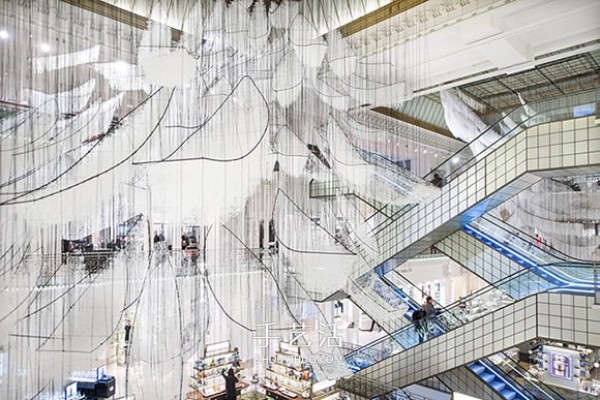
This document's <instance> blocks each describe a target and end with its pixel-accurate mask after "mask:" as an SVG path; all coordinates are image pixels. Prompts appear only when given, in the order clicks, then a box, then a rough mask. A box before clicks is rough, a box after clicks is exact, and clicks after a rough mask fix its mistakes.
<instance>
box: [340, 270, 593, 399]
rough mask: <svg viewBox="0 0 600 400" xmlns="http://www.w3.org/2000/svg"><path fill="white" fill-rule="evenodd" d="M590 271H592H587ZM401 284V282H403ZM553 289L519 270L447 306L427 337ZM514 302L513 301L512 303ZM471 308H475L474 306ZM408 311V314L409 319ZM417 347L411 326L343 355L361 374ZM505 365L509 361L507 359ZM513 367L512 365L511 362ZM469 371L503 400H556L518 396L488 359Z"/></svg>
mask: <svg viewBox="0 0 600 400" xmlns="http://www.w3.org/2000/svg"><path fill="white" fill-rule="evenodd" d="M590 269H591V268H590ZM388 276H389V277H390V278H389V280H388V282H389V283H390V284H393V285H398V286H400V287H401V288H402V289H401V290H403V292H409V291H410V289H409V288H407V286H408V283H407V281H405V280H404V279H403V278H402V277H401V276H400V275H399V274H398V273H397V272H396V271H393V273H392V274H389V275H388ZM403 281H404V282H403ZM553 288H554V286H552V284H551V283H550V282H548V281H547V280H545V279H542V278H540V277H539V276H538V275H537V274H536V273H535V272H533V271H530V270H522V271H519V272H517V273H515V274H513V275H512V276H510V277H507V278H505V279H503V280H501V281H499V282H497V285H496V286H489V287H487V288H484V289H482V290H480V291H478V292H476V293H474V294H473V295H471V296H469V297H467V298H465V299H463V300H461V301H460V302H456V303H454V304H452V305H450V306H448V307H447V308H446V309H445V310H444V312H442V313H441V314H440V315H439V316H438V317H437V318H436V320H435V321H434V323H433V324H432V329H431V330H430V337H438V336H440V335H442V334H444V333H445V332H448V331H449V330H452V329H454V328H456V327H458V326H462V325H464V324H467V323H470V322H471V321H473V320H475V319H479V318H481V317H484V316H486V315H487V314H489V313H493V312H495V310H497V309H500V308H502V307H505V306H507V305H509V304H513V302H514V300H521V299H523V298H526V297H528V296H531V295H533V294H537V293H540V292H544V291H548V290H551V289H553ZM493 292H495V293H494V294H495V296H493V297H494V298H495V299H496V300H495V303H494V304H491V303H490V302H489V301H482V299H486V298H489V297H490V296H489V294H490V293H493ZM504 293H509V294H510V296H511V297H512V298H510V297H506V296H499V295H498V294H504ZM513 299H514V300H513ZM466 304H471V310H472V311H473V312H466V307H465V305H466ZM411 305H412V307H411V311H412V310H414V309H416V307H418V304H416V303H414V302H412V304H411ZM473 305H477V306H476V307H475V306H473ZM410 313H411V312H407V314H406V316H407V318H408V316H409V314H410ZM417 345H419V338H418V335H417V334H416V332H415V330H414V328H413V327H412V325H409V326H406V327H404V328H403V329H400V330H399V331H397V332H394V333H393V334H392V335H390V336H388V337H385V338H382V339H379V340H377V341H375V342H373V343H370V344H369V345H366V346H363V347H362V348H359V349H357V350H355V351H354V352H352V353H350V354H347V355H346V361H347V362H348V365H349V366H350V368H351V369H352V370H353V371H354V372H357V371H360V370H362V369H365V368H368V367H370V366H371V365H373V364H376V363H378V362H380V361H381V360H384V359H386V358H387V357H390V356H392V355H393V354H397V353H399V352H401V351H402V350H403V349H407V348H412V347H415V346H417ZM506 360H507V361H506V363H508V362H509V361H511V360H510V359H509V358H508V357H506ZM513 364H514V363H513ZM467 367H468V368H469V370H470V371H471V372H473V373H475V374H476V375H477V376H478V377H479V379H481V381H482V382H485V383H486V384H488V385H489V386H490V387H491V388H493V389H494V390H495V391H496V392H497V393H498V394H500V395H501V396H502V397H503V398H507V399H527V398H534V399H537V398H559V397H552V396H546V397H539V396H538V395H536V396H534V397H527V396H525V395H522V394H519V393H521V392H522V391H523V390H522V389H520V387H521V386H522V384H519V383H517V382H515V381H514V380H513V379H511V378H510V377H508V376H506V374H505V373H503V371H502V370H499V369H498V368H497V367H496V366H495V365H494V364H493V363H490V362H489V361H487V360H476V361H474V362H472V363H470V364H468V365H467ZM516 370H522V368H521V367H520V366H518V365H514V366H512V368H511V371H516ZM519 375H521V376H524V377H526V379H524V380H523V382H525V383H528V379H527V377H528V373H527V372H526V371H524V370H522V371H521V372H520V373H519ZM538 386H539V385H537V386H536V385H533V387H531V388H529V389H528V391H529V392H532V391H535V390H542V389H539V388H538V389H536V388H537V387H538ZM543 390H545V391H546V392H549V391H551V390H550V389H543Z"/></svg>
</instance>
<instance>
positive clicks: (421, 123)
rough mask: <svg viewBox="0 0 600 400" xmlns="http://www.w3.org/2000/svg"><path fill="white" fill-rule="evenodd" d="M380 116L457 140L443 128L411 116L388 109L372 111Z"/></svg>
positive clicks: (378, 108)
mask: <svg viewBox="0 0 600 400" xmlns="http://www.w3.org/2000/svg"><path fill="white" fill-rule="evenodd" d="M371 110H372V111H375V112H377V113H379V114H383V115H385V116H386V117H390V118H394V119H397V120H399V121H403V122H406V123H408V124H411V125H414V126H418V127H419V128H423V129H427V130H428V131H431V132H435V133H439V134H440V135H443V136H447V137H449V138H452V139H456V138H455V137H454V135H453V134H452V133H451V132H450V131H449V130H447V129H444V128H441V127H439V126H437V125H433V124H430V123H429V122H425V121H421V120H419V119H416V118H413V117H411V116H409V115H406V114H404V113H401V112H399V111H396V110H393V109H391V108H388V107H375V108H372V109H371Z"/></svg>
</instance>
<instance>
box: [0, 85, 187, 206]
mask: <svg viewBox="0 0 600 400" xmlns="http://www.w3.org/2000/svg"><path fill="white" fill-rule="evenodd" d="M160 90H162V88H160V89H158V90H157V91H156V92H154V93H153V94H152V95H151V96H150V97H149V98H148V99H150V98H151V97H152V96H154V95H155V94H156V93H158V92H160ZM174 92H175V89H173V90H172V91H171V95H170V97H169V101H168V103H167V106H166V107H165V109H164V111H163V113H162V115H161V116H160V117H159V119H158V122H157V123H156V125H155V126H154V128H153V129H152V130H151V131H150V133H149V135H148V136H147V137H146V139H144V141H143V142H142V143H141V144H140V145H139V146H138V147H137V148H136V149H135V150H134V151H133V152H132V153H131V154H129V155H128V156H127V157H125V158H124V159H123V160H121V161H119V162H118V163H116V164H114V165H112V166H111V167H108V168H107V169H105V170H104V171H101V172H98V173H96V174H94V175H92V176H90V177H88V178H86V179H84V180H82V181H80V182H77V183H74V184H72V185H70V186H67V187H65V188H62V189H59V190H57V191H55V192H52V193H48V194H45V195H43V196H40V197H38V198H35V199H30V200H21V201H15V200H16V199H18V198H21V197H24V196H26V195H28V194H31V193H33V192H35V191H38V190H41V189H43V188H44V187H46V186H48V185H50V184H52V183H54V182H56V181H57V180H58V179H60V178H61V177H62V176H63V175H65V174H66V173H68V172H69V171H70V170H71V169H73V168H74V167H75V166H76V165H77V164H79V162H81V161H82V160H83V159H84V158H85V157H86V156H87V155H88V154H90V153H91V151H92V150H93V149H94V148H95V147H96V146H97V145H98V144H99V143H100V142H102V140H99V141H98V142H96V143H95V144H94V146H92V148H91V149H90V150H89V151H88V152H87V153H86V154H84V155H83V156H82V157H81V158H80V159H79V160H77V161H76V162H75V163H74V164H72V165H71V166H70V167H69V168H67V170H65V171H64V172H63V173H62V174H60V175H59V176H58V177H56V178H54V179H53V180H51V181H50V182H47V183H45V184H43V185H42V186H40V187H37V188H35V189H32V190H30V191H29V192H28V193H24V194H21V195H19V196H16V197H13V198H12V199H10V200H6V201H4V202H2V203H0V207H1V206H5V205H15V204H26V203H33V202H36V201H39V200H42V199H45V198H48V197H51V196H55V195H57V194H60V193H63V192H65V191H67V190H70V189H73V188H75V187H77V186H79V185H83V184H84V183H86V182H89V181H92V180H94V179H96V178H98V177H99V176H101V175H104V174H106V173H108V172H110V171H112V170H113V169H115V168H117V167H119V166H121V165H122V164H124V163H125V162H127V161H128V160H129V159H131V158H132V157H133V156H135V155H136V154H137V153H138V152H139V151H140V150H141V149H142V147H144V145H145V144H146V143H147V142H148V141H149V140H150V139H151V138H152V136H153V135H154V133H155V132H156V130H157V129H158V127H159V126H160V123H161V122H162V120H163V118H164V117H165V115H166V113H167V110H168V109H169V105H170V104H171V100H172V99H173V93H174ZM148 99H146V100H148ZM130 112H133V110H132V111H130ZM123 118H125V117H123Z"/></svg>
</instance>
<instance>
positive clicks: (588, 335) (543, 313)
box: [343, 293, 600, 398]
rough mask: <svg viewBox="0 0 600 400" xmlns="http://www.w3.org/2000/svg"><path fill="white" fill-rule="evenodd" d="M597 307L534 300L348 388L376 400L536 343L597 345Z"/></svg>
mask: <svg viewBox="0 0 600 400" xmlns="http://www.w3.org/2000/svg"><path fill="white" fill-rule="evenodd" d="M593 303H594V298H593V297H591V296H576V295H571V294H560V293H541V294H537V295H534V296H530V297H528V298H525V299H523V300H521V301H518V302H516V303H513V304H510V305H508V306H506V307H503V308H501V309H499V310H497V311H495V312H493V313H490V314H487V315H485V316H483V317H481V318H479V319H476V320H474V321H472V322H470V323H467V324H465V325H462V326H460V327H458V328H456V329H455V330H453V331H451V332H448V333H446V334H444V335H441V336H438V337H436V338H433V339H431V340H428V341H427V342H425V343H423V344H421V345H418V346H415V347H412V348H410V349H407V350H404V351H403V352H401V353H398V354H396V355H394V356H392V357H389V358H387V359H386V360H384V361H381V362H379V363H377V364H375V365H373V366H371V367H368V368H365V369H364V370H362V371H360V372H358V373H356V374H355V375H354V377H356V378H357V379H356V380H355V379H354V377H353V378H350V379H349V380H348V381H346V382H344V383H343V386H344V387H345V388H346V389H347V390H349V391H352V392H354V393H359V394H362V395H364V396H366V397H369V398H373V397H376V396H378V395H381V394H383V393H382V392H377V391H378V390H381V388H390V387H393V388H400V387H405V386H408V385H411V384H413V383H416V382H419V381H421V380H423V379H425V378H428V377H430V376H435V375H438V374H441V373H443V372H446V371H449V370H452V369H454V368H457V367H459V366H462V365H464V364H467V363H470V362H473V361H475V360H479V359H481V358H484V357H488V356H490V355H492V354H496V353H498V352H500V351H503V350H505V349H507V348H510V347H514V346H515V345H517V344H520V343H523V342H526V341H530V340H533V339H535V338H543V339H550V340H556V341H565V342H576V343H578V344H581V345H584V346H597V345H598V343H600V310H599V309H594V308H592V305H593ZM367 383H370V384H367Z"/></svg>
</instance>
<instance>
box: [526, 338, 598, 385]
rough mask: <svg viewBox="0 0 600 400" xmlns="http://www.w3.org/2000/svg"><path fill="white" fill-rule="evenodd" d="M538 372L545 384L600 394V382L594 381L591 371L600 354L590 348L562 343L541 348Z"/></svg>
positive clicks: (537, 366) (537, 365) (538, 355)
mask: <svg viewBox="0 0 600 400" xmlns="http://www.w3.org/2000/svg"><path fill="white" fill-rule="evenodd" d="M536 359H537V363H536V370H537V372H538V374H539V376H540V378H541V379H542V380H543V381H544V383H547V384H550V385H554V386H558V387H562V388H565V389H571V390H574V391H580V392H585V393H591V394H594V395H599V394H600V382H598V381H597V380H594V379H592V377H591V374H590V372H591V370H592V368H593V367H594V364H595V363H596V362H597V360H598V359H599V354H598V352H597V351H594V350H592V349H590V348H586V347H583V346H574V345H569V346H567V347H564V346H562V344H561V343H556V344H554V343H553V345H544V346H540V348H539V349H538V353H537V357H536Z"/></svg>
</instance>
